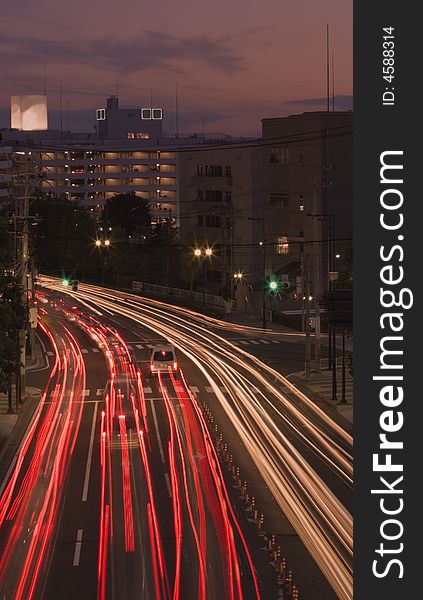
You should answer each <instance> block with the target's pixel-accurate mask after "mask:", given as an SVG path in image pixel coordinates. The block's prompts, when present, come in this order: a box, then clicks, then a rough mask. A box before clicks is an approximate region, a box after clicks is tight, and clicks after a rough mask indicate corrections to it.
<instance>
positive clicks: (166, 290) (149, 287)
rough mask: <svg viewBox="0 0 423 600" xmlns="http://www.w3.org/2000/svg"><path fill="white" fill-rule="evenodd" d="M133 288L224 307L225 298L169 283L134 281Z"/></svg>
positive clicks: (147, 292)
mask: <svg viewBox="0 0 423 600" xmlns="http://www.w3.org/2000/svg"><path fill="white" fill-rule="evenodd" d="M132 289H133V290H134V292H143V293H146V294H153V295H155V296H165V297H172V298H181V299H183V300H191V301H192V302H198V303H200V304H202V303H204V304H207V305H208V306H220V307H223V306H224V304H223V298H222V297H221V296H215V295H214V294H203V292H194V291H191V290H184V289H181V288H174V287H171V286H168V285H154V284H152V283H144V282H142V281H133V282H132Z"/></svg>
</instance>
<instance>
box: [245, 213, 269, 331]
mask: <svg viewBox="0 0 423 600" xmlns="http://www.w3.org/2000/svg"><path fill="white" fill-rule="evenodd" d="M248 220H249V221H260V223H261V240H262V241H261V242H260V245H261V261H262V265H261V268H262V280H263V281H262V293H261V312H262V322H263V331H264V330H265V329H266V245H265V229H264V217H248Z"/></svg>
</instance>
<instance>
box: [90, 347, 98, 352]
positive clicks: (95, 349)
mask: <svg viewBox="0 0 423 600" xmlns="http://www.w3.org/2000/svg"><path fill="white" fill-rule="evenodd" d="M91 350H92V351H93V352H100V350H99V349H98V348H91Z"/></svg>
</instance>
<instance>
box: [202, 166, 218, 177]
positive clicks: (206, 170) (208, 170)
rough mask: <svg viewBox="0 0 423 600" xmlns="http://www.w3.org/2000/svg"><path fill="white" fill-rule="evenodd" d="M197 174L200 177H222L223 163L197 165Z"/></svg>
mask: <svg viewBox="0 0 423 600" xmlns="http://www.w3.org/2000/svg"><path fill="white" fill-rule="evenodd" d="M197 175H199V176H200V177H222V175H223V167H222V165H197Z"/></svg>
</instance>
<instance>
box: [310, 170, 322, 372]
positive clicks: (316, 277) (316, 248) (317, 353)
mask: <svg viewBox="0 0 423 600" xmlns="http://www.w3.org/2000/svg"><path fill="white" fill-rule="evenodd" d="M319 190H320V182H319V176H318V171H317V170H316V176H315V185H314V194H313V213H314V214H316V213H317V209H318V206H317V205H318V197H317V195H318V193H319ZM319 222H320V221H318V219H317V218H316V217H314V218H313V221H312V223H313V288H314V293H313V298H314V323H315V326H314V327H315V328H314V335H315V337H314V358H315V363H316V371H317V372H318V373H320V372H321V367H320V357H321V340H320V305H319V301H318V299H319V295H320V237H321V236H320V234H319V231H318V229H320V230H321V228H318V223H319Z"/></svg>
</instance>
